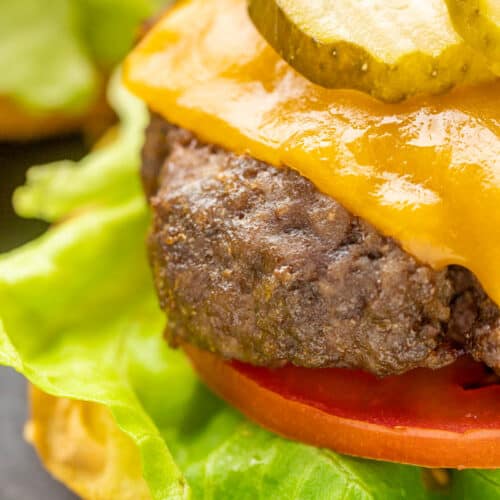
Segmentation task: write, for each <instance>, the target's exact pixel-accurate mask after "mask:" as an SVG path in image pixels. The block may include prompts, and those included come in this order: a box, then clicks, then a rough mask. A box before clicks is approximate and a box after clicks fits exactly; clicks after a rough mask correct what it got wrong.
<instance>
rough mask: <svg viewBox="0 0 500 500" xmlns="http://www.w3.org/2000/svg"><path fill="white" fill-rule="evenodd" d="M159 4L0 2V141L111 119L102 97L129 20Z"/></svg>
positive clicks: (96, 125) (92, 130)
mask: <svg viewBox="0 0 500 500" xmlns="http://www.w3.org/2000/svg"><path fill="white" fill-rule="evenodd" d="M161 3H162V2H159V1H155V0H128V1H126V2H120V1H104V0H91V1H86V2H77V1H75V0H71V1H66V0H57V1H55V2H52V3H51V5H50V7H47V5H45V4H44V3H43V2H39V1H37V0H20V1H17V2H3V4H2V6H1V8H0V19H1V21H0V45H1V47H2V50H1V53H0V72H1V74H2V76H1V77H0V141H19V140H32V139H38V138H42V137H47V136H54V135H57V134H59V135H60V134H67V133H72V132H77V131H79V130H82V129H83V130H84V131H86V132H88V133H89V134H97V133H100V132H102V131H103V130H104V128H105V127H106V126H108V125H109V123H110V122H111V121H112V118H113V116H112V114H111V111H110V109H109V106H108V105H107V104H106V102H105V98H104V89H105V87H106V80H107V77H108V76H109V74H110V72H111V70H112V68H113V67H114V66H115V65H116V64H117V63H118V62H119V61H120V60H121V59H122V58H123V56H124V55H125V54H126V52H127V51H128V50H129V49H130V47H131V45H132V43H133V40H134V37H135V34H136V31H137V25H138V24H139V23H140V22H141V21H142V20H143V19H145V18H147V17H148V16H151V15H152V14H153V13H154V12H155V10H156V9H157V8H159V7H160V5H161ZM163 3H166V2H163ZM103 127H104V128H103Z"/></svg>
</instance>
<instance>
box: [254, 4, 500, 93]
mask: <svg viewBox="0 0 500 500" xmlns="http://www.w3.org/2000/svg"><path fill="white" fill-rule="evenodd" d="M248 8H249V13H250V17H251V18H252V20H253V22H254V24H255V26H256V27H257V29H258V30H259V31H260V33H261V34H262V35H263V36H264V38H266V39H267V41H268V42H269V43H270V44H271V45H272V46H273V47H274V48H275V50H276V51H277V52H279V54H280V55H281V57H283V58H284V59H285V60H286V61H287V62H288V63H289V64H290V65H292V66H293V67H294V68H295V69H296V70H297V71H299V72H300V73H302V74H303V75H304V76H305V77H307V78H308V79H309V80H311V81H312V82H314V83H317V84H319V85H322V86H323V87H330V88H352V89H358V90H362V91H364V92H367V93H370V94H372V95H373V96H374V97H377V98H379V99H382V100H384V101H399V100H402V99H404V98H406V97H408V96H410V95H414V94H420V93H431V94H435V93H439V92H442V91H445V90H447V89H448V88H450V87H452V86H453V85H455V84H457V83H476V82H482V81H486V80H491V79H493V78H494V75H493V74H492V73H491V72H490V71H489V69H488V65H487V61H486V58H485V57H483V56H482V55H481V54H478V53H477V52H476V51H475V50H474V49H473V48H471V47H469V46H468V45H467V44H466V43H465V42H464V40H463V39H462V38H461V37H460V36H459V35H458V34H457V33H456V31H455V30H454V28H453V26H452V23H451V20H450V16H449V13H448V10H447V8H446V4H445V2H444V0H427V1H425V2H422V1H421V0H248Z"/></svg>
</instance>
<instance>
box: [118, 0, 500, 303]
mask: <svg viewBox="0 0 500 500" xmlns="http://www.w3.org/2000/svg"><path fill="white" fill-rule="evenodd" d="M125 79H126V82H127V83H128V86H129V87H130V88H131V89H132V90H133V91H134V92H135V93H136V94H137V95H139V96H140V97H141V98H143V99H144V100H145V101H146V103H147V104H148V105H149V106H150V107H151V108H152V109H153V110H154V111H156V112H158V113H160V114H162V115H163V116H164V117H165V118H166V119H167V120H169V121H171V122H173V123H175V124H178V125H180V126H182V127H185V128H188V129H190V130H192V131H193V132H194V133H195V134H197V135H198V136H199V137H200V138H201V139H202V140H205V141H208V142H212V143H215V144H219V145H221V146H223V147H225V148H228V149H230V150H232V151H235V152H237V153H248V154H250V155H252V156H254V157H256V158H258V159H260V160H263V161H266V162H268V163H271V164H273V165H277V166H281V165H286V166H289V167H291V168H293V169H296V170H297V171H299V172H300V173H301V174H302V175H304V176H305V177H307V178H308V179H310V180H311V181H312V182H313V183H314V184H315V185H316V186H317V187H318V188H319V189H320V190H321V191H323V192H324V193H326V194H328V195H330V196H331V197H333V198H334V199H336V200H338V201H339V202H340V203H342V204H343V205H344V206H345V207H346V208H347V209H348V210H350V211H351V212H353V213H354V214H356V215H358V216H360V217H363V218H364V219H366V220H367V221H369V222H370V223H372V224H373V225H374V226H375V227H377V228H378V229H379V230H380V231H381V232H382V233H384V234H386V235H389V236H392V237H393V238H395V239H396V240H397V241H399V243H400V244H401V245H402V247H403V248H404V249H405V250H407V251H408V252H410V253H411V254H413V255H414V256H415V257H417V258H418V259H420V260H421V261H423V262H425V263H427V264H429V265H431V266H433V267H434V268H441V267H443V266H446V265H449V264H459V265H462V266H465V267H467V268H468V269H470V270H471V271H472V272H474V273H475V274H476V276H477V277H478V278H479V280H480V281H481V283H482V285H483V286H484V288H485V290H486V291H487V292H488V293H489V295H490V296H491V297H492V298H493V300H495V301H496V302H497V304H500V83H499V82H498V81H497V82H494V83H491V84H488V85H484V86H480V87H475V88H471V87H470V88H461V89H458V90H455V91H453V92H450V93H448V94H445V95H442V96H434V97H422V98H418V99H413V100H411V101H406V102H404V103H400V104H384V103H381V102H378V101H376V100H375V99H373V98H371V97H369V96H367V95H364V94H361V93H359V92H356V91H343V90H328V89H324V88H321V87H318V86H316V85H314V84H312V83H311V82H309V81H308V80H306V79H305V78H304V77H302V76H301V75H299V74H298V73H296V72H295V71H294V70H293V69H292V68H291V67H290V66H288V65H287V64H286V63H285V62H284V61H283V60H282V59H280V57H279V56H278V55H277V54H276V53H275V52H274V51H273V49H272V48H270V46H268V45H267V43H266V42H265V41H264V39H263V38H262V37H261V36H260V35H259V34H258V32H257V31H256V29H255V28H254V27H253V25H252V23H251V21H250V19H249V17H248V14H247V10H246V2H245V0H217V1H206V0H187V1H184V2H180V3H179V4H178V5H177V6H176V7H175V8H173V9H171V10H170V11H168V12H167V14H166V15H165V16H164V17H163V18H162V19H161V20H160V22H159V23H158V24H157V25H156V27H155V28H154V29H153V30H152V31H151V32H150V33H149V34H148V36H146V38H145V39H144V40H143V41H142V42H141V43H140V44H139V46H138V47H137V48H136V49H135V51H134V52H133V53H132V54H131V55H130V56H129V58H128V60H127V61H126V64H125Z"/></svg>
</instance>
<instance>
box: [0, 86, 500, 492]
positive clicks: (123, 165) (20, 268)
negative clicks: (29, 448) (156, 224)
mask: <svg viewBox="0 0 500 500" xmlns="http://www.w3.org/2000/svg"><path fill="white" fill-rule="evenodd" d="M109 98H110V101H111V102H112V104H113V106H114V108H115V110H116V112H117V114H118V115H119V117H120V119H121V123H120V126H119V129H118V130H117V133H116V138H115V139H114V140H113V141H111V142H109V143H108V144H107V145H106V146H104V147H103V148H101V149H98V150H96V151H94V152H92V153H91V154H90V155H88V156H87V157H86V158H84V159H83V160H82V161H81V162H79V163H73V162H68V161H66V162H58V163H55V164H50V165H45V166H38V167H34V168H32V169H31V170H30V171H29V174H28V178H27V183H26V185H25V186H23V187H21V188H19V189H18V191H17V192H16V194H15V197H14V202H15V207H16V209H17V211H18V213H19V214H20V215H22V216H24V217H37V218H41V219H44V220H46V221H48V222H51V223H53V225H52V227H51V229H50V230H49V231H48V232H47V233H46V234H45V235H43V236H42V237H41V238H39V239H37V240H36V241H33V242H31V243H29V244H27V245H25V246H24V247H22V248H19V249H17V250H15V251H13V252H11V253H8V254H6V255H4V256H2V258H1V259H0V362H1V363H3V364H4V365H7V366H11V367H13V368H15V369H16V370H17V371H18V372H20V373H22V374H23V375H24V376H25V377H26V378H27V379H28V380H29V381H30V382H31V384H33V385H34V386H35V387H36V389H34V393H33V412H34V415H33V421H32V423H31V424H30V425H29V426H28V428H27V435H28V438H29V439H30V440H31V441H33V442H34V443H35V444H36V446H37V449H38V451H39V453H40V456H41V457H42V459H43V460H44V462H45V463H46V465H47V467H48V468H49V470H51V472H52V473H53V474H55V475H56V476H57V477H59V478H60V479H61V480H63V481H65V482H66V483H67V484H68V485H69V486H70V487H72V488H73V489H74V490H75V491H76V492H77V493H78V494H79V495H81V496H83V497H85V498H94V499H108V500H109V499H112V498H153V499H155V500H164V499H177V498H178V499H181V498H195V499H198V498H200V499H238V500H242V499H252V500H253V499H269V498H273V499H339V500H340V499H344V500H345V499H349V500H351V499H353V500H354V499H360V500H361V499H363V500H365V499H366V500H368V499H381V500H382V499H384V500H390V499H402V498H407V499H431V498H457V499H458V498H481V499H490V498H491V499H493V498H499V497H500V473H499V472H497V471H477V470H476V471H461V472H454V473H453V475H452V481H451V485H449V487H448V489H447V490H446V491H436V490H433V489H430V488H428V487H426V481H425V480H424V479H425V473H424V471H423V470H422V469H420V468H418V467H412V466H406V465H399V464H390V463H383V462H374V461H369V460H362V459H357V458H351V457H347V456H341V455H339V454H336V453H334V452H333V451H330V450H324V449H318V448H314V447H311V446H307V445H304V444H300V443H297V442H292V441H289V440H286V439H283V438H281V437H278V436H276V435H274V434H272V433H270V432H267V431H266V430H263V429H261V428H259V427H258V426H256V425H255V424H253V423H251V422H249V421H248V420H246V419H245V418H244V417H243V416H242V415H240V414H239V413H238V412H237V411H235V410H234V409H232V408H230V407H229V406H228V405H226V404H225V403H224V402H222V401H221V400H219V399H218V398H216V397H215V396H213V395H212V394H211V393H210V392H209V391H208V390H207V389H205V388H204V387H203V386H202V385H201V383H200V382H199V381H198V380H197V378H196V376H195V374H194V372H193V370H192V369H191V367H190V365H189V363H188V361H187V360H186V358H185V357H184V355H183V354H182V353H181V352H179V351H175V350H171V349H170V348H169V347H168V346H167V344H166V343H165V341H164V340H163V338H162V330H163V328H164V322H165V318H164V315H163V314H162V313H161V312H160V310H159V307H158V305H157V299H156V296H155V292H154V289H153V285H152V280H151V276H150V271H149V269H148V263H147V257H146V251H145V236H146V233H147V230H148V224H149V213H148V209H147V207H146V203H145V201H144V199H143V195H142V192H141V186H140V180H139V173H138V170H139V164H140V158H139V153H140V148H141V144H142V141H143V131H144V127H145V125H146V123H147V121H148V116H147V111H146V110H145V108H144V106H143V104H142V103H140V102H139V101H138V100H137V99H136V98H134V97H133V96H131V95H130V94H129V93H128V92H127V91H126V90H125V89H124V88H123V87H122V86H121V84H120V81H119V78H118V77H116V78H115V79H114V80H113V82H112V85H111V89H110V94H109Z"/></svg>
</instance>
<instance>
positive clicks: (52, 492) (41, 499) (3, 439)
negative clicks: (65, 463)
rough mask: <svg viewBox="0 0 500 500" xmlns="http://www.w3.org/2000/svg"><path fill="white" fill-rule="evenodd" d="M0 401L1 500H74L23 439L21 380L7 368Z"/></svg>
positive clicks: (2, 371)
mask: <svg viewBox="0 0 500 500" xmlns="http://www.w3.org/2000/svg"><path fill="white" fill-rule="evenodd" d="M0 398H1V404H0V446H1V447H2V452H1V455H0V499H1V500H49V499H50V500H72V499H75V498H76V497H75V496H74V495H72V494H71V493H70V492H69V491H68V490H66V488H65V487H64V486H62V485H61V484H59V483H57V482H56V481H55V480H53V479H52V478H51V477H50V476H49V475H48V474H47V472H46V471H45V470H44V469H43V467H42V466H41V464H40V462H39V460H38V457H37V456H36V453H35V451H34V450H33V448H32V447H31V446H30V445H28V444H27V443H26V442H25V441H24V439H23V427H24V422H25V421H26V417H27V413H28V412H27V403H26V382H25V380H24V379H23V377H21V376H20V375H18V374H17V373H15V372H14V371H13V370H10V369H8V368H0Z"/></svg>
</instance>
